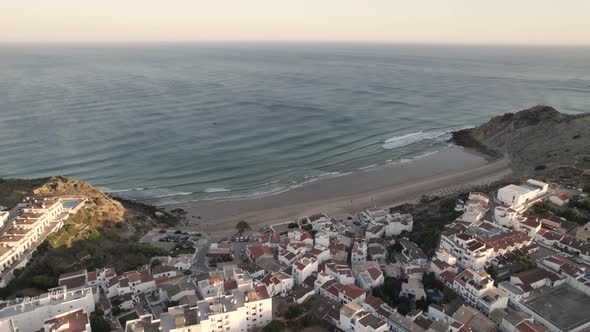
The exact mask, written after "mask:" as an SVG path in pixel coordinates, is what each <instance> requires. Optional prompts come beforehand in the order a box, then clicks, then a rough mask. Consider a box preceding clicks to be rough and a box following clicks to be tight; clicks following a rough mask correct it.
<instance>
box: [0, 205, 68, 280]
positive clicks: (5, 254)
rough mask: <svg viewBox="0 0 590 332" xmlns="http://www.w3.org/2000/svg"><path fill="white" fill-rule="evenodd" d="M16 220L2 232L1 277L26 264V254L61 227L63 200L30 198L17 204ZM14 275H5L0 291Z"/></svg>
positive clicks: (0, 250)
mask: <svg viewBox="0 0 590 332" xmlns="http://www.w3.org/2000/svg"><path fill="white" fill-rule="evenodd" d="M18 206H19V212H18V215H17V216H16V218H15V219H14V220H12V221H10V222H8V224H7V225H5V228H4V230H2V231H1V232H0V274H3V273H4V272H5V270H8V269H9V268H14V267H15V266H17V265H14V264H15V263H17V262H18V264H25V263H26V261H27V260H28V259H29V258H30V257H29V256H28V255H25V253H26V252H27V250H29V249H31V248H35V247H36V246H37V245H38V244H39V241H40V239H41V236H46V235H47V234H48V232H47V230H49V232H52V231H54V230H56V229H58V228H59V227H60V226H61V219H60V216H61V214H62V213H63V211H64V207H63V202H62V200H61V199H60V198H45V197H27V198H25V199H24V200H23V202H21V203H19V204H18ZM11 278H12V275H3V276H2V279H1V280H0V287H5V286H6V284H7V283H8V282H9V281H10V279H11Z"/></svg>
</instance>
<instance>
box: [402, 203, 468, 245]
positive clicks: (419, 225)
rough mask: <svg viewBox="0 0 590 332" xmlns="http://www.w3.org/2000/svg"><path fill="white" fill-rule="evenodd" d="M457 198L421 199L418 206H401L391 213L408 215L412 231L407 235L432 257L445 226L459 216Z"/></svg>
mask: <svg viewBox="0 0 590 332" xmlns="http://www.w3.org/2000/svg"><path fill="white" fill-rule="evenodd" d="M457 198H458V196H451V197H447V198H436V197H434V198H429V197H423V198H422V200H421V202H420V204H403V205H400V206H398V207H395V208H392V209H391V212H400V213H410V214H411V215H412V217H413V218H414V229H413V230H412V232H411V233H410V234H409V235H408V237H409V239H410V241H413V242H415V243H416V244H418V245H419V246H420V248H422V250H424V252H425V253H426V254H427V255H429V256H430V255H433V254H434V251H435V250H436V247H437V245H438V240H439V239H440V234H441V233H442V231H443V230H444V229H445V226H446V225H448V224H449V223H451V222H453V221H454V220H455V219H456V218H457V217H459V216H460V215H461V212H457V211H455V202H456V200H457Z"/></svg>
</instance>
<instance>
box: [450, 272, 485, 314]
mask: <svg viewBox="0 0 590 332" xmlns="http://www.w3.org/2000/svg"><path fill="white" fill-rule="evenodd" d="M493 287H494V280H493V279H492V277H491V276H490V275H489V274H488V273H487V272H485V271H473V270H471V269H466V270H464V271H463V272H461V273H459V274H458V275H457V276H456V277H455V280H454V282H453V289H454V290H455V292H456V293H457V295H459V296H461V297H462V298H463V299H464V300H466V301H467V302H468V303H469V304H470V305H472V306H475V305H476V304H477V302H478V301H479V299H480V298H481V297H482V295H483V294H484V293H485V292H486V291H487V290H489V289H492V288H493Z"/></svg>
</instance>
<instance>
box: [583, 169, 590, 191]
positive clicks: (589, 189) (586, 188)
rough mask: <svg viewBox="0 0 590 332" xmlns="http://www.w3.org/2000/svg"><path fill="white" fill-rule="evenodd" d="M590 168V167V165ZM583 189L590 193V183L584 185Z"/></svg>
mask: <svg viewBox="0 0 590 332" xmlns="http://www.w3.org/2000/svg"><path fill="white" fill-rule="evenodd" d="M588 168H590V166H589V167H588ZM583 190H584V192H585V193H587V194H590V184H587V185H584V188H583Z"/></svg>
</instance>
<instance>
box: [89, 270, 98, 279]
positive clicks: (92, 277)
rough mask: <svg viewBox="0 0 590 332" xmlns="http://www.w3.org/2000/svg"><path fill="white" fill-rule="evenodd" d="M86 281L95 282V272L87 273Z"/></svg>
mask: <svg viewBox="0 0 590 332" xmlns="http://www.w3.org/2000/svg"><path fill="white" fill-rule="evenodd" d="M87 278H88V281H95V280H96V278H97V277H96V271H92V272H88V276H87Z"/></svg>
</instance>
